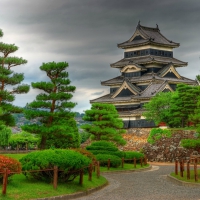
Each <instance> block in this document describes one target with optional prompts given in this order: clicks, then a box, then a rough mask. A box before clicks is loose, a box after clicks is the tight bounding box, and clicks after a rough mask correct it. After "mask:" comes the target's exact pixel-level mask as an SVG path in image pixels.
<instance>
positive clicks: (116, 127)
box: [81, 103, 126, 145]
mask: <svg viewBox="0 0 200 200" xmlns="http://www.w3.org/2000/svg"><path fill="white" fill-rule="evenodd" d="M83 120H85V121H90V122H92V124H84V125H83V126H81V128H82V129H84V130H85V131H86V132H88V133H90V134H92V136H93V139H94V140H97V141H98V140H106V141H112V142H115V143H117V144H121V145H124V144H125V143H126V142H125V140H124V139H123V138H122V134H123V133H125V130H124V129H122V128H123V121H122V119H120V118H119V115H118V113H117V110H116V108H115V106H114V105H112V104H105V103H93V104H92V107H91V109H90V110H86V111H85V115H84V117H83Z"/></svg>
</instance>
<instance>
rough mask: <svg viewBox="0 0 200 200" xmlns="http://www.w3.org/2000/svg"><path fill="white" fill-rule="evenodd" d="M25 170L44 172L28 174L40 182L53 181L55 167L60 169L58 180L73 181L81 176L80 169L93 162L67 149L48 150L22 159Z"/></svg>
mask: <svg viewBox="0 0 200 200" xmlns="http://www.w3.org/2000/svg"><path fill="white" fill-rule="evenodd" d="M20 162H21V163H22V169H23V170H27V171H28V170H44V171H38V172H26V173H24V174H25V175H26V176H28V175H29V176H32V177H33V178H35V179H38V180H44V181H52V180H53V170H47V171H45V170H46V169H53V168H54V166H57V167H58V170H61V171H59V172H58V180H60V181H72V180H74V178H76V176H78V175H79V169H81V168H84V167H86V166H88V165H89V164H90V163H91V160H90V159H89V158H87V157H86V156H84V155H82V154H81V153H79V152H76V151H73V150H65V149H48V150H43V151H37V152H31V153H29V154H28V155H26V156H24V157H23V158H22V159H20Z"/></svg>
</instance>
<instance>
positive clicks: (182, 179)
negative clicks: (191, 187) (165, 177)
mask: <svg viewBox="0 0 200 200" xmlns="http://www.w3.org/2000/svg"><path fill="white" fill-rule="evenodd" d="M198 174H200V169H199V170H198ZM170 175H171V176H173V177H174V178H177V179H178V180H181V181H185V182H190V183H200V177H199V181H198V182H195V180H194V170H190V180H187V171H186V170H185V171H184V172H183V177H181V176H180V173H179V174H178V175H175V173H174V172H172V173H171V174H170Z"/></svg>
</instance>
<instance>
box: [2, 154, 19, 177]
mask: <svg viewBox="0 0 200 200" xmlns="http://www.w3.org/2000/svg"><path fill="white" fill-rule="evenodd" d="M5 168H7V169H8V173H9V176H11V175H14V174H10V172H16V173H20V172H21V163H20V162H19V161H17V160H15V159H14V158H10V157H8V156H4V155H0V180H1V181H2V178H3V173H1V172H4V169H5Z"/></svg>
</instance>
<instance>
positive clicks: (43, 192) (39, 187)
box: [0, 173, 107, 200]
mask: <svg viewBox="0 0 200 200" xmlns="http://www.w3.org/2000/svg"><path fill="white" fill-rule="evenodd" d="M106 182H107V180H106V179H105V178H104V177H102V176H101V177H100V178H99V179H98V178H97V177H96V174H95V173H94V174H93V177H92V181H88V175H84V179H83V185H82V186H81V185H79V177H77V178H76V179H75V180H74V181H73V182H69V183H65V184H64V183H59V184H58V187H57V190H54V189H53V184H52V183H44V182H41V181H37V180H34V179H27V178H26V177H25V176H24V175H22V174H15V175H14V176H12V177H10V178H9V181H8V186H7V194H6V196H2V195H0V199H1V200H28V199H34V198H42V197H51V196H59V195H64V194H71V193H75V192H79V191H85V190H87V189H89V188H94V187H97V186H100V185H103V184H105V183H106Z"/></svg>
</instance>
